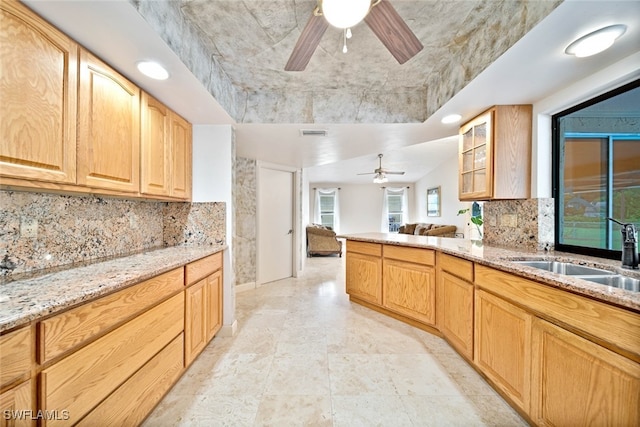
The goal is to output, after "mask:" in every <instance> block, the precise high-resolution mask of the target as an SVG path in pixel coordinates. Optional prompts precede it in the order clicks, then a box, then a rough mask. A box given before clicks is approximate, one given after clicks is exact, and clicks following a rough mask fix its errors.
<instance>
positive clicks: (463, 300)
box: [437, 258, 474, 360]
mask: <svg viewBox="0 0 640 427" xmlns="http://www.w3.org/2000/svg"><path fill="white" fill-rule="evenodd" d="M439 259H440V258H439ZM473 291H474V289H473V284H472V283H469V282H467V281H465V280H462V279H460V278H459V277H456V276H454V275H452V274H450V273H449V272H448V271H440V273H439V276H438V291H437V295H438V298H437V301H438V303H437V313H438V329H439V330H440V332H442V335H443V336H444V337H445V338H446V340H447V341H448V342H449V343H450V344H451V345H452V346H453V347H454V348H455V349H456V350H458V351H459V352H460V353H461V354H462V355H464V356H466V357H467V358H468V359H469V360H471V359H473V294H474V292H473Z"/></svg>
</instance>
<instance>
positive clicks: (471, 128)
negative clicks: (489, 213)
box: [459, 110, 493, 200]
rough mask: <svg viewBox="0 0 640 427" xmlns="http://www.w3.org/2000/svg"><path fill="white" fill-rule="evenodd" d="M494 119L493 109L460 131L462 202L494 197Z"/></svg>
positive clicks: (460, 186) (460, 190)
mask: <svg viewBox="0 0 640 427" xmlns="http://www.w3.org/2000/svg"><path fill="white" fill-rule="evenodd" d="M492 117H493V110H490V111H488V112H487V113H485V114H483V115H481V116H479V117H477V118H476V119H474V120H472V121H471V122H469V123H467V124H466V125H464V126H463V127H462V128H461V129H460V142H459V144H460V159H459V162H460V165H459V168H460V183H459V196H460V200H475V199H486V198H491V196H492V195H493V184H492V179H493V161H492V157H491V156H492V144H493V137H492V135H493V133H492V124H493V120H492Z"/></svg>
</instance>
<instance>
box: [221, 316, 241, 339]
mask: <svg viewBox="0 0 640 427" xmlns="http://www.w3.org/2000/svg"><path fill="white" fill-rule="evenodd" d="M237 331H238V320H237V319H236V320H234V321H233V323H232V324H230V325H222V328H220V331H218V336H220V337H232V336H234V335H235V334H236V332H237Z"/></svg>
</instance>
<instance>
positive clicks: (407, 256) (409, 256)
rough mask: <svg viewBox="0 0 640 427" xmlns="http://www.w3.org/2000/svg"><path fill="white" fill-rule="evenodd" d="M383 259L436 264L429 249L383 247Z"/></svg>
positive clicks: (433, 252)
mask: <svg viewBox="0 0 640 427" xmlns="http://www.w3.org/2000/svg"><path fill="white" fill-rule="evenodd" d="M384 257H385V258H393V259H397V260H400V261H406V262H414V263H416V264H424V265H434V264H435V263H436V253H435V251H433V250H431V249H419V248H409V247H405V246H392V245H384Z"/></svg>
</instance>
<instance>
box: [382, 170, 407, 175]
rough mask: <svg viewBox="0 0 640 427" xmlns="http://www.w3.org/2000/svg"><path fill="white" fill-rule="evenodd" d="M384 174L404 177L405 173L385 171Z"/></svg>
mask: <svg viewBox="0 0 640 427" xmlns="http://www.w3.org/2000/svg"><path fill="white" fill-rule="evenodd" d="M383 173H384V174H387V175H404V172H394V171H384V172H383Z"/></svg>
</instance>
